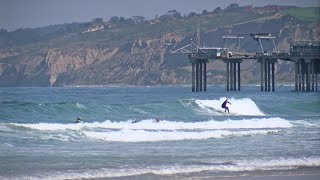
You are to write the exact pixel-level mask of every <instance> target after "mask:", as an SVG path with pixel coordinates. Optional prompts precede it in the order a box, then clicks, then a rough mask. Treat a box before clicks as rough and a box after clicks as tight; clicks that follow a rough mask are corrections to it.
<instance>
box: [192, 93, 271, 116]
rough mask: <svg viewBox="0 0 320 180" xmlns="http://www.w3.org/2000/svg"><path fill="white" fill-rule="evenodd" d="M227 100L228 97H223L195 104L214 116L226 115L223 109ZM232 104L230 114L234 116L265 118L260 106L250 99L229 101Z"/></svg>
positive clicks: (198, 101)
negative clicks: (223, 104)
mask: <svg viewBox="0 0 320 180" xmlns="http://www.w3.org/2000/svg"><path fill="white" fill-rule="evenodd" d="M225 100H226V97H221V98H220V99H218V100H217V99H215V100H198V99H197V100H195V103H196V104H197V105H198V106H199V107H200V108H201V109H202V110H203V111H206V112H211V113H212V114H217V112H219V113H224V109H223V108H222V107H221V105H222V103H223V102H224V101H225ZM228 101H230V103H231V104H227V106H228V107H229V110H230V113H231V114H234V115H246V116H263V115H265V114H264V113H263V112H262V111H261V110H260V109H259V108H258V106H257V105H256V104H255V103H254V102H253V101H252V100H251V99H250V98H243V99H234V98H231V99H228Z"/></svg>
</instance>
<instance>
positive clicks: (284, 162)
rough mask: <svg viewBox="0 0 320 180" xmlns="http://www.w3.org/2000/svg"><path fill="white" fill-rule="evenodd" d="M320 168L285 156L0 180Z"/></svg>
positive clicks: (312, 160) (319, 161) (317, 162)
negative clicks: (221, 162) (227, 162)
mask: <svg viewBox="0 0 320 180" xmlns="http://www.w3.org/2000/svg"><path fill="white" fill-rule="evenodd" d="M301 166H303V167H320V158H319V157H303V158H287V159H284V158H282V159H271V160H253V161H238V162H234V163H232V164H229V165H225V164H216V163H214V164H212V165H187V166H186V165H170V166H165V165H160V166H148V167H139V166H136V167H135V168H123V169H109V168H101V169H95V170H92V169H91V170H81V171H78V170H73V171H70V170H69V171H66V172H42V173H41V174H34V175H30V176H18V177H17V176H12V177H9V178H6V177H1V176H0V177H1V179H19V180H20V179H21V180H24V179H35V180H36V179H47V180H51V179H52V180H62V179H90V178H92V179H94V178H114V177H127V176H138V175H143V174H155V175H174V174H182V173H198V172H208V171H212V172H239V171H256V170H285V169H296V168H298V167H301Z"/></svg>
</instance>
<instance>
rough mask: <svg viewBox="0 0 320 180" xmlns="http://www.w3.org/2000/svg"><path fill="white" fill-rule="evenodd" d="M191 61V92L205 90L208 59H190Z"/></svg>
mask: <svg viewBox="0 0 320 180" xmlns="http://www.w3.org/2000/svg"><path fill="white" fill-rule="evenodd" d="M190 61H191V63H192V77H191V80H192V92H200V91H207V63H208V60H204V59H197V60H190Z"/></svg>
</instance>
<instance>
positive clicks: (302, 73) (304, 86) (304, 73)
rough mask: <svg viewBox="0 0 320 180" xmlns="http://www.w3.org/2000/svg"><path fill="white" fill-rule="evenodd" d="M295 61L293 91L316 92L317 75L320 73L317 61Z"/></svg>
mask: <svg viewBox="0 0 320 180" xmlns="http://www.w3.org/2000/svg"><path fill="white" fill-rule="evenodd" d="M294 61H295V75H294V76H295V90H296V91H318V87H317V86H318V80H317V74H319V73H320V61H319V60H318V59H313V60H311V59H294Z"/></svg>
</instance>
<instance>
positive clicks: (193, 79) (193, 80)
mask: <svg viewBox="0 0 320 180" xmlns="http://www.w3.org/2000/svg"><path fill="white" fill-rule="evenodd" d="M195 69H196V66H195V63H192V77H191V81H192V92H195V77H194V76H195Z"/></svg>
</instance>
